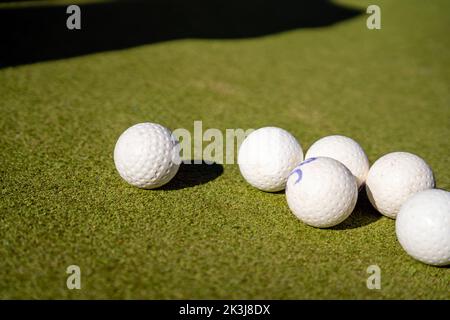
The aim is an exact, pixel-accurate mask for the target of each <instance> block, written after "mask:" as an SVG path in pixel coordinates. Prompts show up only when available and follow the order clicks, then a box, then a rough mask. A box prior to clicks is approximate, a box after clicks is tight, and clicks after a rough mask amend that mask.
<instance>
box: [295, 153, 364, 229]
mask: <svg viewBox="0 0 450 320" xmlns="http://www.w3.org/2000/svg"><path fill="white" fill-rule="evenodd" d="M357 198H358V187H357V182H356V179H355V177H354V176H353V174H352V173H351V172H350V170H348V169H347V168H346V167H345V166H344V165H343V164H342V163H340V162H339V161H337V160H334V159H331V158H326V157H319V158H309V159H307V160H305V161H304V162H302V163H301V164H300V165H299V166H298V167H297V168H295V169H294V170H293V171H292V173H291V175H290V176H289V178H288V181H287V185H286V199H287V203H288V205H289V208H290V209H291V211H292V212H293V213H294V214H295V215H296V216H297V218H299V219H300V220H302V221H303V222H304V223H306V224H308V225H310V226H313V227H318V228H328V227H332V226H335V225H337V224H339V223H341V222H342V221H344V220H345V219H346V218H347V217H348V216H349V215H350V214H351V213H352V211H353V209H354V208H355V205H356V200H357Z"/></svg>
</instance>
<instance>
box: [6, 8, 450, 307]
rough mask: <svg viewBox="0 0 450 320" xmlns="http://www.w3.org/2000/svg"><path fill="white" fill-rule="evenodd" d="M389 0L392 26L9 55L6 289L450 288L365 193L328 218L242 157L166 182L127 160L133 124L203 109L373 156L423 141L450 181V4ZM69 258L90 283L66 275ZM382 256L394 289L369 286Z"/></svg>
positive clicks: (15, 294) (204, 115)
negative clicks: (299, 212)
mask: <svg viewBox="0 0 450 320" xmlns="http://www.w3.org/2000/svg"><path fill="white" fill-rule="evenodd" d="M340 3H344V4H348V5H354V6H356V7H358V8H362V9H363V10H364V9H365V8H366V7H367V5H369V4H373V2H369V1H356V0H355V1H341V2H340ZM377 4H379V5H380V6H381V8H382V29H381V30H378V31H370V30H367V29H366V18H367V16H365V15H361V16H359V17H357V18H354V19H352V20H348V21H345V22H342V23H340V24H337V25H333V26H329V27H323V28H317V29H297V30H292V31H289V32H284V33H281V34H275V35H270V36H266V37H260V38H251V39H240V40H232V39H230V40H214V39H203V40H196V39H186V40H177V41H171V42H163V43H157V44H151V45H146V46H141V47H136V48H131V49H127V50H120V51H112V52H105V53H98V54H92V55H87V56H82V57H76V58H71V59H65V60H58V61H48V62H41V63H37V64H32V65H24V66H18V67H13V68H5V69H1V70H0V97H1V101H0V111H1V117H0V130H1V136H0V146H1V150H2V156H1V158H0V170H1V171H0V186H1V198H0V257H1V258H0V298H73V299H78V298H150V299H155V298H162V299H166V298H182V299H183V298H200V299H203V298H239V299H252V298H263V299H264V298H270V299H283V298H289V299H303V298H364V299H365V298H373V299H379V298H390V299H405V298H407V299H410V298H413V299H420V298H437V299H446V298H447V299H448V298H449V291H448V289H449V280H450V270H449V268H436V267H431V266H427V265H424V264H421V263H419V262H417V261H414V260H413V259H412V258H410V257H409V256H408V255H407V254H406V253H405V252H404V251H403V250H402V248H401V247H400V245H399V243H398V242H397V240H396V237H395V228H394V224H395V222H394V221H393V220H390V219H388V218H385V217H382V216H381V215H379V214H378V213H376V211H375V210H374V209H373V208H372V207H371V206H370V205H369V204H368V203H367V200H366V199H365V197H364V196H362V197H361V198H360V201H359V204H358V205H357V209H356V210H355V212H354V213H353V215H352V216H351V217H350V218H349V219H348V220H347V221H345V222H344V223H342V224H341V225H339V226H338V227H336V228H332V229H327V230H320V229H315V228H311V227H308V226H306V225H305V224H303V223H301V222H300V221H299V220H297V219H296V218H295V217H294V216H293V215H292V213H290V211H289V209H288V207H287V204H286V201H285V196H284V194H283V193H277V194H270V193H264V192H260V191H258V190H256V189H254V188H252V187H251V186H250V185H248V184H247V183H245V181H244V180H243V178H242V177H241V176H240V174H239V170H238V168H237V166H236V165H224V166H223V169H222V168H221V167H220V166H218V165H216V166H212V167H209V166H206V165H202V166H198V167H195V168H185V169H184V170H182V171H181V172H180V174H179V175H178V176H177V177H176V178H175V180H174V181H173V182H172V183H171V184H170V185H168V186H167V187H166V188H163V189H162V190H153V191H146V190H139V189H136V188H133V187H131V186H128V185H127V184H126V183H125V182H124V181H123V180H121V178H120V176H119V175H118V174H117V172H116V170H115V168H114V163H113V159H112V151H113V148H114V144H115V142H116V139H117V138H118V136H119V135H120V134H121V132H122V131H123V130H125V129H126V128H127V127H129V126H131V125H132V124H135V123H138V122H144V121H151V122H157V123H161V124H163V125H166V126H168V127H169V128H171V129H175V128H182V127H183V128H187V129H189V130H192V129H193V121H194V120H202V121H203V127H204V128H203V129H204V130H205V129H207V128H219V129H222V130H225V129H226V128H244V129H247V128H258V127H261V126H267V125H274V126H279V127H282V128H285V129H286V130H288V131H290V132H291V133H292V134H294V135H295V136H296V137H297V138H298V139H299V140H300V141H301V144H302V146H303V148H304V150H305V151H306V150H307V148H308V147H309V146H310V145H311V144H312V143H313V142H314V141H315V140H317V139H318V138H320V137H322V136H325V135H330V134H343V135H347V136H350V137H352V138H354V139H356V140H357V141H359V142H360V143H361V144H362V146H363V147H364V148H365V150H366V152H367V154H368V156H369V158H370V160H371V162H373V161H375V160H376V159H377V158H378V157H380V156H381V155H383V154H385V153H388V152H391V151H397V150H402V151H409V152H413V153H416V154H418V155H420V156H422V157H423V158H424V159H425V160H426V161H427V162H428V163H429V164H430V166H431V167H432V168H433V170H434V173H435V177H436V181H437V187H439V188H443V189H449V188H450V171H449V169H448V168H449V167H450V161H449V159H450V158H449V154H448V152H449V149H450V141H449V139H448V137H449V136H450V126H449V124H450V123H449V121H450V90H449V87H450V86H449V84H450V56H449V55H448V51H449V49H450V38H449V37H448V31H449V30H450V20H449V18H448V12H450V3H449V2H448V1H444V0H443V1H427V2H423V1H406V0H405V1H377ZM222 171H223V172H222ZM199 176H200V178H198V177H199ZM213 178H214V179H213ZM198 181H200V182H203V183H201V184H198ZM71 264H76V265H79V266H80V267H81V272H82V289H81V290H72V291H70V290H68V289H67V288H66V285H65V283H66V277H67V275H66V273H65V270H66V268H67V266H69V265H71ZM372 264H376V265H378V266H379V267H380V268H381V272H382V274H381V277H382V278H381V279H382V280H381V285H382V289H381V290H368V289H367V288H366V279H367V277H368V276H369V274H367V273H366V269H367V267H368V266H369V265H372Z"/></svg>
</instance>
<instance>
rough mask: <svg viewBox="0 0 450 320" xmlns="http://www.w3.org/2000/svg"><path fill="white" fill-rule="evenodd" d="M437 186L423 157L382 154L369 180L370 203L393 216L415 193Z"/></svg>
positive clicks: (403, 153) (387, 214) (402, 153)
mask: <svg viewBox="0 0 450 320" xmlns="http://www.w3.org/2000/svg"><path fill="white" fill-rule="evenodd" d="M433 187H434V178H433V172H432V171H431V168H430V167H429V166H428V164H427V163H426V162H425V161H424V160H423V159H422V158H420V157H418V156H416V155H414V154H412V153H408V152H392V153H388V154H386V155H384V156H382V157H381V158H379V159H378V160H377V161H375V163H374V164H373V165H372V167H371V168H370V170H369V174H368V175H367V180H366V191H367V196H368V197H369V200H370V202H371V203H372V205H373V206H374V207H375V208H376V209H377V210H378V211H379V212H380V213H382V214H384V215H385V216H387V217H389V218H392V219H395V217H396V216H397V213H398V211H399V210H400V207H401V206H402V204H403V203H404V202H405V201H406V199H408V198H409V197H410V196H411V195H413V194H415V193H417V192H419V191H422V190H426V189H430V188H433Z"/></svg>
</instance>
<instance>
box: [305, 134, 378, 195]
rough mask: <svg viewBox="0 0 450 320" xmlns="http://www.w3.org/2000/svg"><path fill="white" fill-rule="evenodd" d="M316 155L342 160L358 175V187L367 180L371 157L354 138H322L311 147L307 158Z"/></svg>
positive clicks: (335, 136) (337, 136)
mask: <svg viewBox="0 0 450 320" xmlns="http://www.w3.org/2000/svg"><path fill="white" fill-rule="evenodd" d="M315 157H328V158H333V159H335V160H337V161H339V162H341V163H342V164H343V165H345V166H346V167H347V168H348V169H349V170H350V172H351V173H352V174H353V175H354V176H355V177H356V181H357V182H358V188H359V187H360V186H361V185H362V184H363V183H364V182H365V181H366V177H367V173H368V172H369V159H368V158H367V155H366V153H365V152H364V150H363V148H361V146H360V145H359V144H358V142H356V141H355V140H353V139H350V138H348V137H344V136H339V135H334V136H328V137H324V138H321V139H319V140H317V141H316V142H314V144H313V145H312V146H311V147H310V148H309V150H308V152H307V153H306V156H305V159H308V158H315Z"/></svg>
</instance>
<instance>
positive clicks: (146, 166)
mask: <svg viewBox="0 0 450 320" xmlns="http://www.w3.org/2000/svg"><path fill="white" fill-rule="evenodd" d="M114 163H115V165H116V169H117V171H118V172H119V174H120V176H121V177H122V178H123V179H124V180H125V181H127V182H128V183H129V184H131V185H133V186H136V187H138V188H143V189H154V188H158V187H160V186H162V185H164V184H166V183H167V182H169V181H170V180H171V179H172V178H173V177H174V176H175V174H176V173H177V171H178V168H179V166H180V158H179V146H178V142H177V140H176V139H175V138H174V137H173V136H172V134H171V132H170V130H169V129H167V128H165V127H163V126H161V125H159V124H156V123H139V124H136V125H134V126H132V127H130V128H128V129H127V130H125V131H124V132H123V133H122V135H121V136H120V137H119V139H118V140H117V143H116V147H115V149H114Z"/></svg>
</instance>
